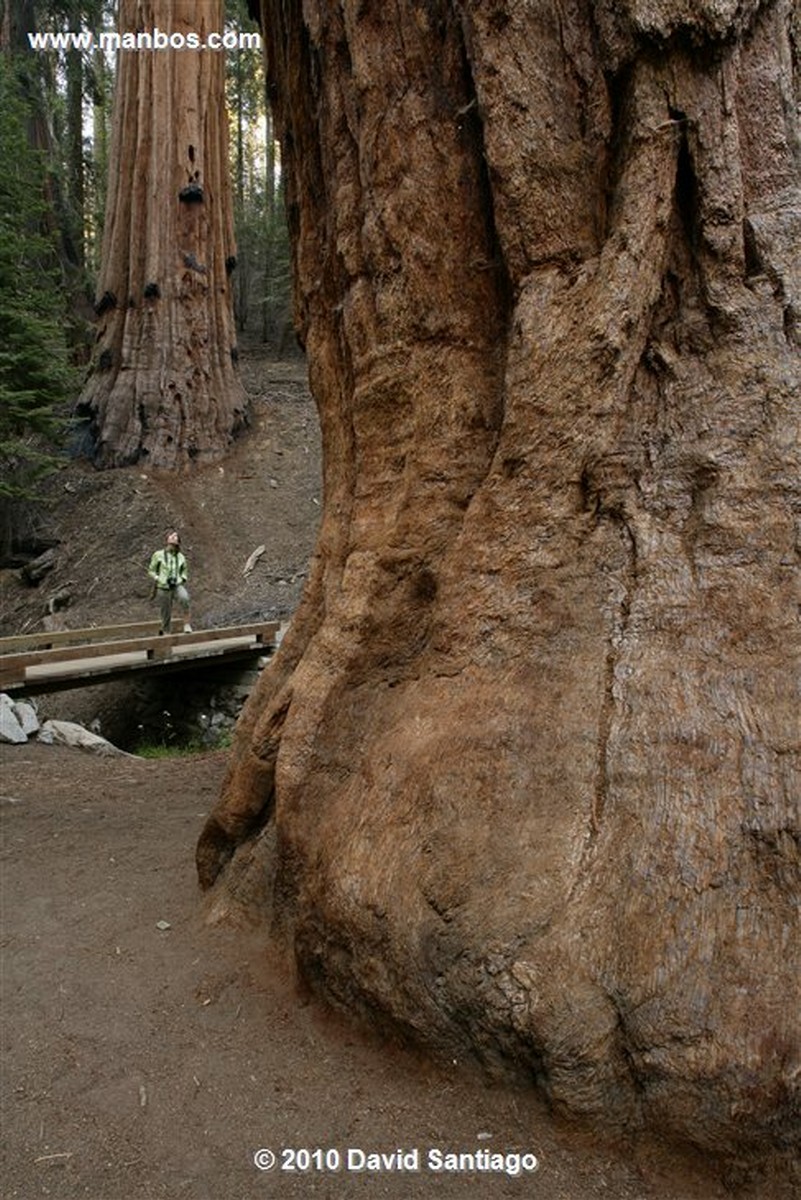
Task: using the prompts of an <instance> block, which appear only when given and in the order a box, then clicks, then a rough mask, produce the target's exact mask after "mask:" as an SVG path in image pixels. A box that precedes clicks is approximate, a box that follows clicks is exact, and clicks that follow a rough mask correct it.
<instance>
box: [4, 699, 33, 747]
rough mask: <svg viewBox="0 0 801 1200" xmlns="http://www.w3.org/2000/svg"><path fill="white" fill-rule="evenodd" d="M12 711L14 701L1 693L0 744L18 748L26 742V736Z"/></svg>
mask: <svg viewBox="0 0 801 1200" xmlns="http://www.w3.org/2000/svg"><path fill="white" fill-rule="evenodd" d="M14 709H15V705H14V701H13V700H12V699H11V697H10V696H7V695H6V694H5V692H3V693H2V695H0V742H6V743H9V744H11V745H13V746H19V745H22V743H23V742H27V740H28V735H27V734H26V732H25V730H24V729H23V728H22V725H21V724H20V721H19V718H18V717H17V714H16V712H15V711H14Z"/></svg>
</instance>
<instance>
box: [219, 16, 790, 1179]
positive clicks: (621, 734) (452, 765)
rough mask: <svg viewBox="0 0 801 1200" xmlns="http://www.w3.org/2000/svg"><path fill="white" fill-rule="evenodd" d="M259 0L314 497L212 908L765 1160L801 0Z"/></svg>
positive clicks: (593, 1093)
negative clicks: (250, 907)
mask: <svg viewBox="0 0 801 1200" xmlns="http://www.w3.org/2000/svg"><path fill="white" fill-rule="evenodd" d="M261 18H262V22H263V26H264V30H265V34H266V37H267V40H268V61H269V67H270V72H271V81H272V87H273V89H274V94H275V99H276V106H277V107H276V111H277V119H278V122H279V127H280V129H281V132H282V143H283V159H282V161H283V168H284V171H285V173H286V187H287V196H288V206H289V218H290V228H291V232H292V237H293V241H294V248H295V261H296V278H297V293H296V311H297V319H298V324H299V327H300V330H301V333H302V336H303V338H304V340H305V344H306V348H307V351H308V355H309V360H310V369H311V381H312V386H313V390H314V394H315V396H316V399H317V402H318V405H319V410H320V417H321V422H322V430H323V438H324V463H325V466H324V475H325V509H324V515H323V521H322V527H321V531H320V537H319V543H318V547H317V551H316V556H315V559H314V564H313V569H312V571H311V573H310V578H309V581H308V584H307V588H306V591H305V594H304V599H303V602H302V604H301V607H300V610H299V611H298V613H297V614H296V616H295V618H294V620H293V622H292V626H291V628H290V630H289V632H288V634H287V637H286V638H285V640H284V642H283V644H282V646H281V649H280V651H279V653H278V655H277V657H276V659H275V661H274V663H273V664H272V666H271V667H270V669H269V670H267V671H266V672H265V673H264V675H263V676H262V679H261V682H260V685H259V687H258V689H257V690H256V692H255V694H254V695H253V696H252V697H251V699H250V702H249V704H248V706H247V708H246V710H245V713H244V715H243V718H242V720H241V722H240V726H239V729H238V735H237V738H236V742H235V746H234V751H233V759H232V767H231V769H230V772H229V776H228V778H227V782H226V784H225V788H224V793H223V795H222V797H221V799H220V801H219V803H218V805H217V806H216V808H215V810H214V812H213V813H212V814H211V816H210V818H209V820H208V822H207V825H206V827H205V829H204V831H203V834H202V836H201V839H200V843H199V846H198V855H197V857H198V868H199V873H200V879H201V882H202V883H203V885H204V886H206V887H211V886H212V885H215V892H214V903H213V911H215V912H216V913H217V914H224V913H225V912H227V911H229V909H230V907H231V905H233V904H234V903H235V902H240V903H252V904H257V903H260V904H261V905H263V907H264V911H265V913H266V914H267V916H268V919H269V920H270V921H271V923H272V927H273V929H274V931H275V932H276V933H277V934H278V935H280V936H281V937H283V938H284V939H285V941H286V943H287V945H288V946H289V947H291V950H292V952H293V954H294V957H295V959H296V961H297V964H298V967H299V969H300V971H301V973H302V975H303V976H304V977H305V978H306V979H307V980H308V981H309V982H310V983H311V984H312V985H313V986H315V987H316V988H317V989H318V990H319V991H320V992H321V993H322V994H324V995H325V996H327V997H328V998H329V999H330V1000H332V1001H333V1002H334V1003H336V1004H339V1005H342V1006H347V1007H348V1008H349V1009H351V1010H352V1011H356V1012H361V1013H363V1014H365V1015H366V1016H368V1017H369V1018H370V1019H372V1020H374V1021H377V1022H379V1023H380V1024H382V1025H383V1026H384V1027H389V1028H392V1027H394V1028H396V1029H400V1030H402V1031H405V1032H406V1033H408V1034H410V1035H411V1036H413V1037H414V1038H417V1039H420V1040H422V1041H424V1042H426V1043H428V1044H430V1045H432V1046H435V1047H437V1048H439V1049H445V1050H447V1051H449V1052H453V1053H454V1054H455V1053H457V1052H458V1053H460V1054H464V1053H469V1054H472V1055H473V1056H474V1057H476V1058H478V1059H479V1060H481V1061H482V1062H484V1063H485V1064H487V1065H488V1066H489V1067H490V1068H492V1069H500V1070H508V1071H510V1072H511V1073H513V1074H514V1075H515V1076H516V1077H517V1078H521V1079H528V1080H530V1081H532V1082H533V1083H535V1084H536V1085H537V1086H539V1087H540V1088H541V1089H543V1090H544V1092H545V1093H546V1094H547V1096H548V1097H549V1098H550V1100H551V1102H552V1103H553V1104H554V1106H556V1107H557V1108H561V1109H563V1110H568V1111H570V1112H572V1113H574V1114H580V1115H583V1116H584V1117H586V1118H588V1119H591V1120H595V1121H599V1122H600V1121H604V1122H611V1123H613V1124H615V1125H617V1126H618V1127H622V1128H628V1129H632V1128H638V1127H643V1126H650V1127H651V1128H655V1129H658V1130H659V1131H660V1132H661V1133H663V1134H665V1135H667V1136H670V1137H675V1138H679V1139H684V1140H687V1141H689V1142H693V1143H695V1144H696V1145H700V1146H702V1147H705V1148H706V1149H707V1150H709V1151H711V1152H714V1153H718V1152H719V1153H721V1154H724V1155H730V1156H740V1155H748V1154H749V1153H750V1152H753V1153H757V1152H759V1153H760V1154H761V1153H763V1152H765V1151H771V1152H776V1153H778V1154H779V1155H780V1156H781V1155H787V1156H788V1158H790V1159H792V1158H793V1156H794V1155H797V1153H798V1148H799V1112H800V1110H799V1087H800V1086H801V1005H799V1003H798V996H799V993H798V986H799V979H800V978H801V930H800V929H799V885H800V884H801V871H800V864H801V859H800V857H799V854H800V850H799V847H800V844H801V827H800V825H801V822H800V821H799V795H800V791H801V789H800V788H799V767H800V766H801V729H800V727H799V711H800V709H799V674H800V670H799V658H800V656H799V598H800V597H799V590H798V589H799V553H800V552H801V534H800V533H799V516H800V515H801V429H799V412H800V411H801V406H799V396H800V395H801V355H799V338H800V336H801V335H800V334H799V315H800V313H801V308H800V304H801V300H800V292H801V262H800V261H799V247H801V187H800V186H799V180H800V179H801V174H800V168H801V138H800V136H799V135H800V133H801V130H799V121H798V107H797V104H798V100H799V45H801V24H800V22H801V18H800V17H799V10H798V8H797V6H795V5H794V4H793V3H792V2H791V0H763V2H759V0H725V2H723V3H720V2H715V3H713V2H712V0H697V2H696V3H693V4H687V3H685V2H684V0H653V2H651V3H648V4H645V3H640V0H614V2H613V0H575V2H570V3H567V4H561V5H557V4H554V3H546V2H542V3H536V2H535V3H525V4H523V3H516V2H514V0H487V2H475V3H472V2H469V3H468V2H467V0H464V2H458V0H439V2H437V0H430V2H427V3H410V4H405V5H387V4H385V3H383V2H380V0H359V2H358V3H356V2H355V0H353V2H352V3H351V2H347V0H346V2H343V3H340V4H329V3H327V2H323V0H306V2H305V3H304V4H303V5H300V4H294V5H287V4H283V3H279V2H278V0H263V2H262V11H261Z"/></svg>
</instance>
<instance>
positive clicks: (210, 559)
mask: <svg viewBox="0 0 801 1200" xmlns="http://www.w3.org/2000/svg"><path fill="white" fill-rule="evenodd" d="M242 375H243V379H244V380H245V383H246V385H247V388H248V392H249V394H250V398H251V410H250V426H249V428H248V430H247V431H246V432H245V433H244V434H243V435H242V437H240V439H239V440H238V441H237V442H236V443H235V445H234V447H233V449H232V451H231V453H230V454H229V455H228V456H227V457H226V458H225V459H224V460H223V462H222V463H221V464H219V465H216V466H208V467H204V468H201V469H197V470H195V471H192V472H190V473H187V474H181V473H177V472H176V473H171V472H164V471H151V470H143V469H140V468H139V467H129V468H123V469H120V470H115V471H96V470H94V468H92V467H91V466H89V465H88V464H87V463H86V462H82V461H75V462H71V463H69V464H68V465H67V466H66V467H65V468H64V469H63V470H62V471H60V472H59V473H58V474H57V476H56V477H55V479H54V480H53V481H52V485H51V498H52V504H51V506H50V509H49V511H47V512H46V513H43V517H42V528H41V533H42V535H43V536H44V537H45V538H48V537H49V538H51V539H53V540H54V541H56V543H57V545H56V550H55V557H56V565H55V568H54V569H53V570H52V571H50V572H49V573H48V574H47V575H45V576H44V578H43V579H42V581H41V583H40V584H39V585H38V587H30V586H29V585H27V584H26V583H25V581H24V578H23V576H22V573H21V572H20V571H19V570H5V571H3V572H2V573H0V585H1V587H0V635H9V634H16V633H22V632H27V631H34V630H37V629H41V628H42V627H43V624H44V621H45V619H46V618H47V616H48V610H50V609H53V608H56V609H57V612H56V620H57V621H59V622H60V623H63V625H64V626H65V627H66V628H81V627H83V626H87V625H105V624H116V623H121V622H125V621H134V620H135V621H142V620H148V619H151V618H152V619H155V617H156V612H155V607H154V605H153V603H152V602H151V601H150V598H149V592H150V583H149V580H148V578H147V565H148V562H149V560H150V555H151V554H152V552H153V551H154V550H155V549H157V548H158V547H159V546H161V545H162V544H163V539H164V533H165V531H166V530H167V529H169V528H173V527H175V528H178V529H179V530H180V531H181V536H182V545H183V549H184V551H185V553H186V555H187V558H188V560H189V568H190V582H191V591H192V597H193V618H194V621H195V624H196V625H198V626H201V627H202V626H208V625H216V624H220V623H223V622H225V621H229V620H232V621H233V620H237V619H239V618H246V617H252V616H255V615H260V616H264V617H266V618H269V619H273V618H286V617H288V616H289V615H290V614H291V613H292V611H293V610H294V608H295V607H296V605H297V601H298V597H299V596H300V592H301V589H302V587H303V580H304V578H305V574H306V570H307V568H308V562H309V557H310V555H311V552H312V549H313V546H314V539H315V536H316V531H317V525H318V522H319V517H320V505H321V500H322V497H321V492H320V488H321V483H320V431H319V423H318V420H317V413H316V410H315V407H314V404H313V402H312V399H311V396H310V394H309V390H308V386H307V382H306V366H305V363H304V361H303V360H301V359H297V360H293V361H290V362H276V361H273V360H269V359H265V358H264V357H263V355H262V354H261V353H260V352H259V351H258V350H251V351H250V352H245V353H243V356H242ZM262 545H263V546H264V553H263V554H262V555H261V557H260V558H259V559H258V561H257V563H256V565H255V567H254V568H253V570H252V571H251V572H250V573H249V574H248V575H247V576H246V575H245V574H244V573H243V572H244V568H245V565H246V563H247V560H248V558H249V556H250V555H251V553H252V552H253V551H254V550H256V549H257V548H258V547H259V546H262ZM62 606H63V607H62Z"/></svg>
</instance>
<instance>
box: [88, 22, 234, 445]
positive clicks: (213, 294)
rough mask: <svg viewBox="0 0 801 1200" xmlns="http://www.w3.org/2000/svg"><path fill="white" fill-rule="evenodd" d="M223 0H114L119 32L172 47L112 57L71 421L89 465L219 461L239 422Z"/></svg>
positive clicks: (125, 51)
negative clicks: (93, 281)
mask: <svg viewBox="0 0 801 1200" xmlns="http://www.w3.org/2000/svg"><path fill="white" fill-rule="evenodd" d="M222 29H223V0H203V3H202V4H197V3H194V0H120V8H119V30H120V33H121V34H122V35H123V42H122V44H123V46H126V45H127V44H128V42H127V41H126V40H125V39H126V36H128V38H129V40H130V36H131V35H135V34H137V33H152V31H154V30H159V31H160V33H161V35H162V37H164V36H165V35H166V36H167V37H169V38H170V39H172V40H171V45H172V46H174V47H176V48H174V49H153V50H142V49H140V50H133V49H130V50H126V49H123V50H121V51H120V52H119V68H118V82H117V92H116V99H115V110H114V126H113V131H112V139H111V150H110V156H109V187H108V200H107V207H106V225H105V232H104V241H103V252H102V266H101V270H100V275H99V281H98V288H97V302H96V308H95V311H96V314H97V321H98V324H97V344H96V350H95V355H94V360H93V366H92V372H91V375H90V377H89V380H88V383H87V385H86V387H85V389H84V392H83V394H82V396H81V401H80V404H79V408H78V411H79V414H83V415H84V416H86V417H88V418H89V421H90V431H91V442H92V454H93V457H94V460H95V462H96V463H97V464H98V465H99V466H103V467H113V466H122V465H125V464H127V463H133V462H137V461H140V460H141V461H144V462H146V463H147V464H148V465H151V466H156V467H176V466H181V465H184V464H186V463H188V462H190V461H192V460H194V461H197V462H204V461H209V460H212V459H215V458H219V457H220V456H221V455H222V454H224V453H225V451H226V450H227V449H228V447H229V445H230V441H231V438H232V435H233V434H234V433H235V432H236V430H237V429H238V427H239V426H240V425H241V424H242V422H243V418H244V412H245V395H244V391H243V389H242V386H241V384H240V382H239V378H238V375H237V372H236V368H235V361H234V360H235V358H236V336H235V330H234V320H233V307H232V297H231V289H230V286H229V276H230V273H231V271H232V270H233V269H234V267H235V265H236V251H235V246H234V232H233V208H232V200H231V190H230V180H229V173H228V157H227V156H228V141H227V128H226V120H225V104H224V84H225V62H224V58H225V56H224V54H223V53H221V52H211V51H202V50H191V49H179V48H177V45H178V42H179V41H180V39H181V38H186V37H187V36H188V35H189V34H192V35H196V36H199V37H200V39H201V40H202V41H205V39H206V37H207V35H208V34H209V33H210V32H219V31H221V30H222Z"/></svg>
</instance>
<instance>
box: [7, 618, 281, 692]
mask: <svg viewBox="0 0 801 1200" xmlns="http://www.w3.org/2000/svg"><path fill="white" fill-rule="evenodd" d="M139 629H145V630H146V634H145V635H144V636H142V635H139V636H137V634H136V631H137V630H139ZM277 631H278V624H277V623H276V622H262V623H259V624H255V625H231V626H227V627H224V628H218V629H202V630H195V631H193V632H191V633H182V632H176V633H168V634H164V635H160V634H159V633H158V624H157V623H156V622H142V623H134V624H133V625H121V626H105V627H103V628H100V629H87V630H69V631H67V630H63V631H60V633H68V634H69V635H70V639H71V640H72V641H74V638H75V635H76V634H84V635H89V636H91V637H93V638H94V640H91V641H87V640H84V641H83V642H81V643H80V644H77V645H75V644H68V643H67V641H66V639H65V640H64V642H61V639H60V638H59V644H56V645H47V646H45V647H40V648H38V649H32V648H30V646H29V647H28V648H27V649H25V650H18V651H17V652H16V653H10V654H9V653H3V651H4V650H5V645H7V644H8V642H13V643H15V644H18V642H19V639H18V638H4V639H0V691H12V690H14V689H16V688H20V687H23V686H24V685H25V684H26V683H33V682H37V681H38V682H39V683H43V682H44V681H45V680H46V679H48V678H53V679H54V680H55V679H57V678H59V677H62V678H63V677H64V676H65V675H69V676H72V677H77V676H79V675H80V674H81V668H82V666H83V667H85V669H86V674H87V675H91V676H96V675H97V673H98V672H99V671H103V670H111V669H117V670H120V669H125V668H132V667H146V666H147V665H148V664H149V663H152V664H153V665H156V664H157V663H159V662H160V663H166V662H168V661H184V662H188V661H189V660H190V659H192V658H202V657H206V656H210V655H215V654H224V653H231V652H233V651H246V650H253V651H258V649H259V648H260V647H264V649H265V650H267V649H270V648H272V646H273V645H274V642H275V634H276V633H277ZM120 634H125V635H126V636H122V637H121V636H119V635H120ZM35 636H36V638H39V636H40V635H35ZM41 636H42V637H44V636H47V637H49V638H52V637H55V636H56V635H55V634H49V635H41ZM109 638H110V640H109ZM76 683H77V679H76Z"/></svg>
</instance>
